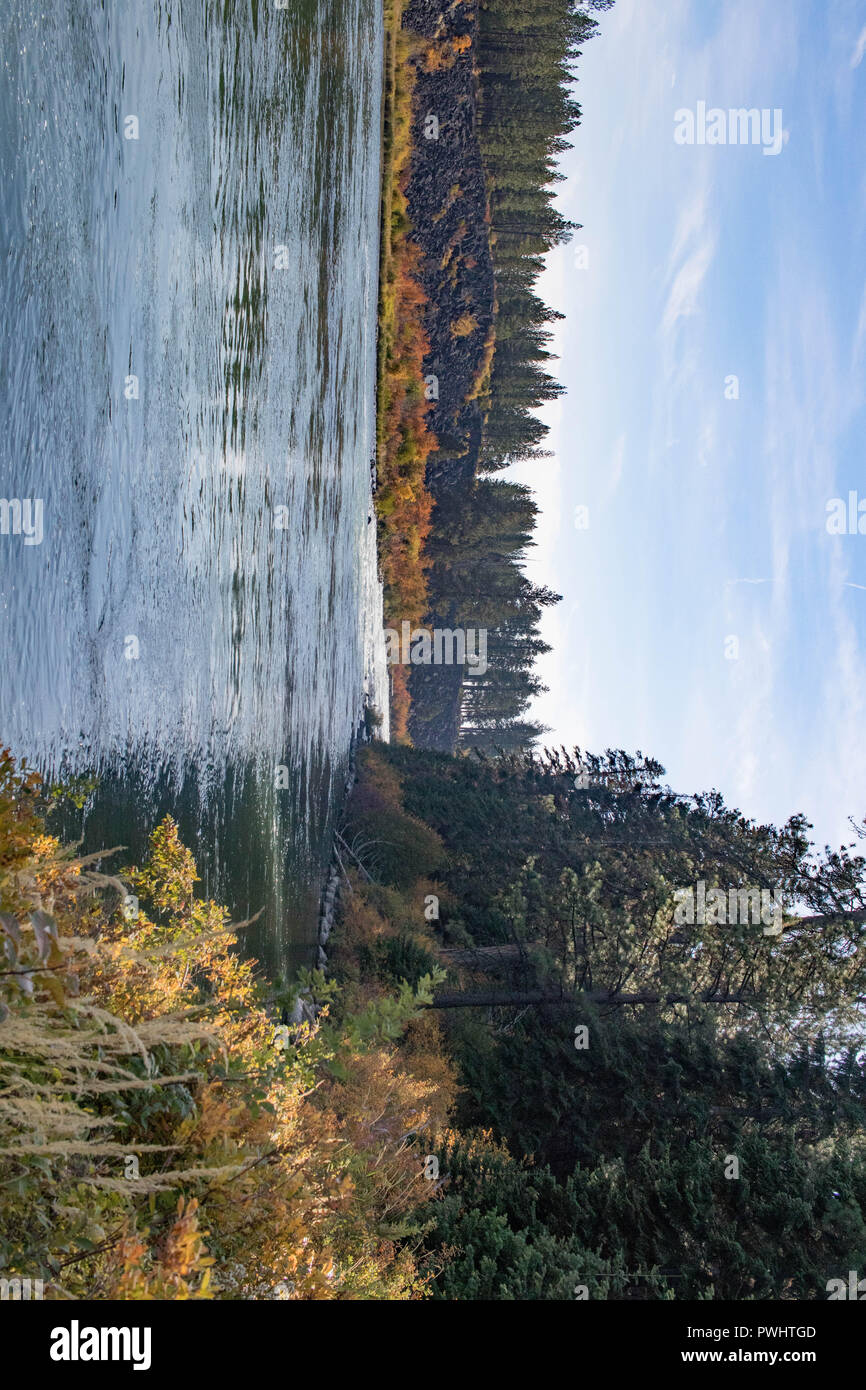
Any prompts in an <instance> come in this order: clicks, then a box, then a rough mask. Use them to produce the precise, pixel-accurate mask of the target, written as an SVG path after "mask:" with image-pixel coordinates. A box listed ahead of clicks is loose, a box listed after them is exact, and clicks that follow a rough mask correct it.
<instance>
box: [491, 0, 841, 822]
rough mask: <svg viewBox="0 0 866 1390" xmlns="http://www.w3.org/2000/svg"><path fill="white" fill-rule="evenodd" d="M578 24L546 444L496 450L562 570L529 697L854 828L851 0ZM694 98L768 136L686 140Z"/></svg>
mask: <svg viewBox="0 0 866 1390" xmlns="http://www.w3.org/2000/svg"><path fill="white" fill-rule="evenodd" d="M600 28H601V35H600V36H599V37H596V38H595V39H593V40H592V41H591V42H589V43H588V44H586V46H585V48H584V51H583V55H582V58H581V60H580V62H579V67H578V82H577V85H576V88H575V96H576V98H577V100H578V101H579V102H580V105H581V108H582V120H581V125H580V127H579V128H578V129H577V130H576V131H575V133H574V135H573V137H572V138H573V142H574V144H573V148H572V149H571V150H570V151H569V152H568V154H566V155H564V156H563V159H562V163H561V166H560V167H561V171H562V173H563V174H565V176H566V180H565V182H563V183H561V184H559V185H558V206H559V207H560V210H561V211H562V212H563V213H564V214H565V215H566V216H567V217H569V218H571V219H572V220H574V221H575V222H578V223H580V224H582V226H581V229H580V230H579V231H577V232H576V233H575V234H574V237H573V239H572V242H571V243H570V244H568V245H565V246H563V247H559V248H557V249H556V250H555V251H554V252H552V253H551V255H550V257H549V258H548V264H547V268H546V270H545V273H544V275H543V276H542V278H541V280H540V281H539V286H538V289H539V293H540V294H541V295H542V296H543V298H544V299H545V300H546V301H547V302H548V303H549V304H551V305H553V306H554V307H556V308H557V309H559V310H561V311H562V312H563V313H564V314H565V315H566V319H565V321H564V322H563V323H560V324H558V325H557V331H556V335H555V340H554V344H553V346H554V349H555V351H556V352H557V353H558V354H559V358H560V360H559V361H558V362H557V363H555V364H554V368H553V369H554V371H555V375H556V376H557V378H558V379H559V380H560V381H562V383H563V384H564V386H565V387H566V388H567V394H566V395H565V396H564V397H562V398H560V400H558V401H557V402H555V403H553V404H552V405H551V406H550V407H549V408H547V409H546V410H545V412H544V414H543V418H544V419H545V420H546V422H547V423H548V424H549V425H550V427H551V432H550V435H549V437H548V440H547V445H546V447H548V448H550V449H552V450H553V453H554V457H553V458H551V459H547V460H544V461H542V462H541V463H539V462H536V463H534V464H533V465H532V466H531V467H527V466H523V467H519V466H516V467H515V468H513V469H511V470H509V473H508V475H507V476H511V477H516V478H519V479H521V480H522V481H526V482H529V483H530V484H531V485H532V487H533V488H534V490H535V493H536V498H537V501H538V503H539V506H540V507H541V516H540V518H539V527H538V530H537V532H536V540H537V546H536V548H535V549H534V550H533V551H531V552H530V561H529V565H528V567H527V568H528V572H529V573H530V575H531V577H532V578H534V579H536V580H538V581H542V582H544V583H546V584H549V585H550V586H551V587H553V588H555V589H556V590H557V592H558V593H561V594H562V595H563V601H562V603H560V604H558V605H556V606H555V607H554V608H553V609H550V610H548V611H547V613H546V614H545V618H544V622H543V627H542V633H543V636H544V637H545V639H546V640H547V641H548V642H550V643H551V645H552V648H553V650H552V652H551V653H550V654H549V655H548V656H547V657H545V658H543V659H542V660H541V661H540V663H539V674H540V676H541V677H542V679H543V680H544V682H545V684H546V685H547V686H548V687H549V693H547V694H546V695H543V696H541V697H539V699H538V700H537V701H536V703H535V706H534V707H533V710H532V713H533V716H534V717H537V718H540V719H541V720H543V722H544V723H545V724H546V725H548V726H549V727H550V729H551V733H550V734H549V735H547V736H546V737H545V740H544V741H545V743H548V744H559V743H564V744H565V745H566V746H568V747H572V746H573V745H575V744H580V745H581V746H582V747H584V748H586V749H589V750H590V751H592V752H598V751H602V750H603V749H604V748H607V747H613V748H625V749H627V750H629V751H632V752H634V751H635V750H636V749H641V750H642V751H643V752H644V753H645V754H648V755H652V756H653V757H656V758H658V759H659V761H660V762H661V763H662V764H663V765H664V767H665V769H666V776H665V778H664V779H663V780H664V781H666V782H667V783H668V784H669V785H670V786H672V787H673V788H675V789H676V790H677V791H680V792H684V793H689V792H696V791H701V790H708V789H710V788H717V789H718V790H719V791H721V792H722V793H723V795H724V797H725V800H726V801H727V803H728V805H731V806H737V807H739V809H740V810H742V811H743V812H744V813H745V814H747V815H749V816H752V817H754V818H755V819H757V820H759V821H762V822H764V821H772V822H775V823H777V824H778V823H781V822H782V821H784V820H785V819H786V818H787V817H788V816H789V815H790V814H792V813H793V812H795V811H799V812H803V813H804V814H805V815H806V816H807V817H808V818H809V820H811V821H812V822H813V824H814V826H815V832H814V838H815V840H816V842H817V844H818V845H819V846H822V845H823V844H825V843H828V842H829V843H831V844H833V845H838V844H839V843H841V842H843V841H844V842H846V843H850V842H851V841H853V840H854V838H855V837H854V833H853V830H852V828H851V825H850V824H849V822H848V817H849V816H850V815H853V816H854V817H855V818H856V819H861V818H862V817H863V816H864V814H866V739H864V738H863V731H864V715H866V684H864V649H866V648H864V637H866V534H864V535H860V534H859V533H857V532H856V530H855V533H854V534H831V533H830V531H828V518H830V517H831V513H829V512H828V504H832V501H833V499H836V498H839V499H842V502H843V503H844V512H845V514H846V516H847V513H848V499H849V493H852V492H854V493H856V494H857V498H856V502H855V509H856V504H857V503H859V501H860V500H861V499H862V500H863V502H864V516H863V528H864V532H866V468H864V444H866V438H864V435H866V431H864V426H866V412H864V395H866V391H864V388H866V0H820V3H812V0H617V3H616V5H615V7H614V9H613V10H612V11H610V12H609V13H607V14H603V15H601V16H600ZM699 103H704V104H705V107H704V109H705V110H706V111H707V112H709V111H710V110H711V109H712V108H718V109H721V110H722V111H723V112H724V113H725V133H726V134H727V125H728V118H727V113H728V112H729V111H730V110H732V109H737V108H741V107H746V108H750V109H751V108H757V109H758V110H759V111H766V112H767V116H766V120H767V126H766V132H767V136H768V137H770V138H768V139H767V140H766V141H764V143H758V144H742V143H725V144H719V143H714V144H710V143H703V144H698V143H697V136H698V134H699V124H700V118H699V114H698V113H699ZM687 110H688V111H691V112H692V113H693V115H694V131H695V143H692V144H687V143H678V141H677V139H675V133H676V132H677V130H678V129H679V131H680V135H681V137H682V136H684V135H687V134H688V128H687V124H688V123H687V120H686V119H685V118H684V117H683V116H682V115H681V114H679V113H682V112H683V111H687ZM774 112H780V113H781V115H780V116H774V115H773V113H774ZM708 120H710V121H713V120H714V118H712V117H708ZM774 121H775V122H776V124H775V126H774V124H773V123H774ZM714 133H715V134H718V133H719V125H718V121H717V120H716V121H715V125H714ZM774 135H775V140H774V142H773V141H772V137H773V136H774ZM765 144H766V145H767V146H768V147H770V148H775V150H776V152H775V153H768V154H765V153H764V145H765ZM732 378H736V380H732ZM580 508H585V509H586V511H585V512H580V511H579V510H578V509H580ZM584 523H585V524H584ZM831 524H832V518H831ZM855 524H856V510H855Z"/></svg>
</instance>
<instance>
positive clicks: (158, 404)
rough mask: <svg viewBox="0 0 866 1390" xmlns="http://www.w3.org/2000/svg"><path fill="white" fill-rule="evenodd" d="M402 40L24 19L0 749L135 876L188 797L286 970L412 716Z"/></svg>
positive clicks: (111, 1)
mask: <svg viewBox="0 0 866 1390" xmlns="http://www.w3.org/2000/svg"><path fill="white" fill-rule="evenodd" d="M381 52H382V32H381V15H380V6H379V4H378V3H377V0H289V4H288V7H287V8H285V9H278V8H277V6H276V4H275V3H273V0H271V3H270V4H265V3H264V0H245V2H243V3H242V0H221V3H214V0H172V2H171V3H158V0H139V2H138V3H136V4H130V3H128V2H127V0H102V3H97V0H4V3H3V6H2V13H0V56H2V64H3V73H2V83H0V310H2V317H0V497H3V498H5V499H6V500H7V501H9V502H10V503H12V502H13V501H16V500H17V501H19V502H22V503H24V504H25V505H24V507H23V520H24V523H25V527H27V529H29V530H30V531H31V535H30V536H29V537H28V536H27V535H25V534H24V528H22V530H21V532H20V533H19V534H15V532H16V520H17V517H16V508H15V507H14V506H12V505H10V508H9V509H8V511H7V516H6V524H5V529H6V530H7V532H8V534H0V652H2V675H0V740H2V741H4V742H6V743H7V744H9V745H10V746H11V747H12V749H13V751H15V752H16V753H17V754H19V755H24V756H26V757H27V758H28V759H29V761H30V762H31V763H35V764H36V765H37V766H39V767H40V768H42V769H44V770H46V771H48V772H49V773H51V774H52V775H58V774H67V775H68V774H70V773H95V774H97V775H98V779H99V780H98V789H97V791H96V793H95V794H94V795H93V796H91V798H90V800H89V802H88V804H87V807H86V808H85V811H84V813H83V815H80V816H78V818H77V821H76V828H77V829H78V830H79V833H83V834H84V836H85V842H86V845H87V846H88V847H89V846H95V845H103V846H104V845H105V844H106V843H107V842H109V843H111V844H118V843H121V844H123V845H125V846H127V847H128V849H127V852H125V853H124V854H122V855H120V856H119V857H118V858H117V860H115V861H114V862H115V863H116V864H118V865H119V864H122V863H123V862H124V861H125V860H128V859H131V858H132V857H133V855H135V854H139V853H140V851H141V847H142V844H143V838H144V836H145V834H146V832H147V831H148V830H149V829H150V828H151V827H152V825H153V824H154V823H155V821H156V820H157V819H158V818H159V817H160V816H161V815H162V814H163V813H165V812H166V811H171V812H172V813H173V814H174V815H175V816H176V817H177V818H178V819H179V821H180V823H181V827H182V831H183V834H184V837H185V839H186V840H187V842H188V843H189V844H190V845H191V847H192V848H193V849H194V850H195V852H196V856H197V858H198V860H199V863H200V865H201V868H202V874H203V885H204V888H205V889H206V890H207V891H208V892H210V893H212V894H213V895H214V896H220V897H221V899H222V900H224V901H227V902H228V903H229V905H230V906H231V908H232V910H233V911H234V912H235V913H237V914H240V915H244V916H246V915H248V914H250V913H252V912H256V911H258V910H259V909H260V908H263V909H264V913H263V916H262V918H261V919H260V921H259V923H258V924H257V925H256V926H255V927H254V928H252V929H250V930H249V931H248V932H247V934H246V939H247V940H248V942H249V944H250V947H251V949H253V950H254V953H255V954H257V955H258V956H259V957H260V958H262V959H263V960H264V961H265V962H266V964H267V965H268V966H269V967H270V968H272V969H274V968H277V967H287V966H292V965H294V964H296V963H297V962H298V961H300V960H305V959H307V958H308V957H309V955H310V944H311V942H312V940H313V938H314V930H315V915H316V904H317V900H318V894H319V889H320V884H321V878H322V872H323V865H324V862H325V861H326V859H327V857H328V854H329V845H330V832H331V825H332V823H333V817H334V814H335V808H336V806H337V805H338V804H339V798H340V795H341V792H342V787H343V784H344V782H345V776H346V768H347V760H348V749H349V744H350V740H351V736H352V734H353V732H354V730H355V729H356V727H357V725H358V721H359V719H360V717H361V713H362V699H363V694H364V691H365V689H366V690H367V692H368V694H369V695H370V697H371V698H372V700H373V701H374V703H376V704H377V705H378V706H379V707H380V708H384V707H385V704H386V697H385V693H384V692H385V690H386V688H387V682H386V667H385V661H384V650H383V648H382V634H381V629H382V617H381V592H380V588H379V584H378V580H377V576H376V556H375V531H376V527H375V523H374V522H370V521H369V520H368V518H369V517H370V516H371V515H372V505H371V496H370V458H371V455H372V453H373V439H374V423H375V422H374V378H375V329H376V292H377V258H378V193H379V161H380V103H381ZM28 502H29V504H30V505H29V507H28V506H27V503H28ZM40 502H41V529H42V536H41V541H40V540H39V539H38V538H39V528H38V527H37V526H36V525H35V521H36V519H37V518H38V517H39V513H40V506H39V503H40ZM2 521H3V517H2V515H0V523H2Z"/></svg>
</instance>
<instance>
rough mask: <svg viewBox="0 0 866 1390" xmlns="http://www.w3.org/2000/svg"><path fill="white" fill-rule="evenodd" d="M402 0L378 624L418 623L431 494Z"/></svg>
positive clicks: (384, 363) (395, 723)
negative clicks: (409, 188)
mask: <svg viewBox="0 0 866 1390" xmlns="http://www.w3.org/2000/svg"><path fill="white" fill-rule="evenodd" d="M405 9H406V0H388V3H387V4H386V6H385V63H384V73H385V77H384V93H383V120H382V196H381V228H380V267H379V322H378V355H377V392H376V479H377V486H376V495H375V505H376V516H377V522H378V528H377V529H378V543H379V561H380V566H381V572H382V581H383V585H384V619H385V625H386V626H394V625H398V624H399V623H400V622H401V621H403V620H406V619H408V620H409V621H410V622H412V623H413V624H417V623H420V622H421V620H422V619H423V617H424V613H425V611H426V607H427V586H426V582H425V575H424V561H423V547H424V542H425V540H426V538H427V535H428V533H429V530H430V514H431V511H432V499H431V497H430V494H429V492H428V491H427V488H426V487H425V482H424V478H425V471H426V464H427V459H428V456H429V455H430V453H431V452H432V451H433V449H434V448H435V447H436V439H435V436H434V434H433V432H432V430H431V428H430V425H429V419H428V416H429V401H428V400H427V399H426V397H425V386H424V360H425V357H426V355H427V352H428V351H429V342H428V340H427V337H426V334H425V333H424V330H423V326H422V323H423V317H424V310H425V308H426V302H425V297H424V294H423V291H422V289H421V286H420V284H419V280H418V266H419V260H420V251H419V249H418V246H417V244H416V243H415V242H414V241H413V240H412V239H411V231H412V229H411V225H410V221H409V216H408V206H407V199H406V181H407V178H408V173H409V164H410V159H411V154H412V120H413V97H414V88H415V67H414V65H413V63H412V61H411V59H412V37H411V35H410V34H408V33H407V31H406V30H405V29H404V28H403V17H404V13H405ZM390 674H391V682H390V685H391V733H392V737H393V738H395V739H396V740H398V741H406V740H407V739H408V728H409V726H408V720H409V692H408V677H407V673H406V671H405V669H404V668H403V667H392V668H391V673H390Z"/></svg>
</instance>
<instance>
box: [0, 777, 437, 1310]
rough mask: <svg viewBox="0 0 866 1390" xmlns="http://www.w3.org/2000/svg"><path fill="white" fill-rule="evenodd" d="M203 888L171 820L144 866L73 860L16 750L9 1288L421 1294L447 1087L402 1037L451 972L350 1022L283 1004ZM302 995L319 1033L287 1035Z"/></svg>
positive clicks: (4, 1247)
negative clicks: (18, 1284)
mask: <svg viewBox="0 0 866 1390" xmlns="http://www.w3.org/2000/svg"><path fill="white" fill-rule="evenodd" d="M196 883H197V875H196V870H195V865H194V862H193V859H192V856H191V854H190V852H189V851H188V850H187V849H186V848H185V847H184V846H183V845H182V844H181V842H180V839H179V837H178V831H177V827H176V825H175V824H174V822H173V821H172V820H171V819H170V818H166V819H165V820H164V821H163V822H162V823H161V824H160V825H159V826H158V827H157V829H156V830H155V831H154V833H153V835H152V837H151V841H150V848H149V852H148V856H147V859H146V861H145V863H144V864H143V865H142V866H141V867H139V868H128V869H121V870H119V871H118V872H117V873H108V872H106V871H105V870H104V866H103V865H102V864H100V865H99V867H98V868H97V866H96V864H95V863H94V862H93V860H92V859H76V858H74V857H73V856H72V855H71V853H70V852H69V851H67V850H64V849H63V847H62V845H61V844H60V843H59V842H58V840H57V839H55V838H54V837H53V836H52V835H49V834H47V833H46V832H45V828H44V824H43V820H42V816H41V814H40V804H39V784H38V779H36V778H34V777H32V776H31V775H29V774H27V773H26V772H21V771H20V770H18V769H16V767H15V764H14V763H13V762H12V760H11V759H10V758H9V757H8V755H0V1275H2V1276H3V1277H5V1278H14V1277H16V1276H18V1277H25V1278H27V1277H30V1278H33V1277H35V1278H42V1279H43V1281H44V1284H45V1296H46V1297H47V1298H72V1299H81V1298H86V1299H132V1300H139V1299H207V1298H245V1299H246V1298H264V1299H290V1300H291V1299H358V1298H372V1299H394V1298H396V1299H405V1298H415V1297H419V1296H422V1295H423V1293H424V1291H425V1290H424V1282H423V1280H422V1279H421V1277H420V1276H419V1274H418V1271H417V1268H416V1263H415V1257H414V1254H413V1249H414V1245H413V1230H414V1227H413V1212H415V1211H416V1209H417V1208H418V1207H419V1206H420V1204H421V1203H422V1202H423V1201H424V1200H425V1199H427V1198H429V1195H430V1193H429V1184H427V1183H425V1181H424V1176H423V1163H422V1156H421V1155H419V1152H418V1147H417V1144H416V1143H415V1142H414V1139H413V1136H414V1135H415V1134H416V1133H417V1132H418V1130H419V1126H420V1128H421V1129H424V1128H425V1127H427V1126H428V1125H430V1124H431V1123H434V1122H435V1123H437V1124H438V1123H439V1122H440V1120H441V1118H442V1116H443V1115H444V1113H445V1109H446V1108H447V1104H448V1098H447V1087H445V1088H443V1086H444V1083H445V1082H447V1079H448V1078H447V1075H446V1073H445V1072H443V1070H442V1067H441V1065H440V1064H439V1063H437V1062H435V1060H434V1062H430V1061H425V1060H424V1058H423V1052H424V1048H423V1045H422V1043H421V1036H420V1035H417V1034H415V1035H413V1042H412V1047H411V1049H410V1051H409V1052H407V1053H405V1054H404V1053H403V1051H402V1050H401V1040H402V1039H403V1038H404V1035H406V1032H407V1029H408V1028H409V1027H410V1026H411V1025H412V1022H413V1020H414V1019H415V1018H416V1017H417V1016H418V1015H419V1012H420V1007H421V1005H422V1004H423V1002H424V1001H425V1000H426V999H429V998H430V997H431V990H432V988H433V985H434V984H435V983H436V979H437V978H438V977H437V976H435V975H434V976H431V977H430V978H428V979H426V980H420V979H419V980H417V981H416V982H415V985H414V986H409V985H408V984H406V983H405V981H404V982H401V983H398V984H397V985H396V987H395V988H391V989H388V990H385V989H381V988H380V989H377V990H375V991H373V990H366V991H362V992H360V993H358V994H356V998H355V1000H354V1004H353V1007H352V1008H349V1007H347V1004H346V1002H345V1000H344V999H343V998H342V997H341V995H340V992H339V990H338V989H337V987H336V986H335V985H334V984H333V982H332V981H329V980H326V979H325V978H324V976H322V974H321V973H320V972H306V974H305V975H303V976H302V978H301V980H300V981H299V983H298V986H297V988H296V990H294V991H290V992H288V993H285V992H284V993H283V994H281V993H280V992H279V990H276V991H275V987H274V986H273V985H271V984H269V983H268V982H267V981H264V980H262V979H261V978H260V976H259V975H258V973H257V970H256V965H255V962H254V961H251V960H245V959H243V958H242V957H241V956H240V955H239V953H238V949H237V947H238V929H236V928H235V927H233V926H232V924H231V922H230V921H229V918H228V914H227V913H226V911H225V909H224V908H222V907H220V906H219V905H218V904H216V903H214V902H211V901H209V900H207V899H204V898H201V897H199V896H197V893H196ZM297 990H301V992H302V993H303V995H304V997H305V998H306V999H307V1001H308V1003H309V1005H310V1006H311V1009H310V1010H308V1015H309V1017H312V1018H313V1019H314V1020H315V1021H313V1022H310V1021H306V1022H302V1023H294V1024H288V1025H287V1024H285V1023H281V1021H280V1017H281V1012H282V1011H283V1010H284V1009H288V1008H290V1007H291V1005H292V1002H293V997H294V996H295V995H296V994H297ZM282 1016H283V1018H285V1017H288V1016H297V1015H290V1014H286V1013H283V1015H282ZM410 1056H414V1057H416V1058H418V1061H417V1065H410V1061H409V1058H410ZM446 1072H447V1069H446ZM415 1244H417V1242H415Z"/></svg>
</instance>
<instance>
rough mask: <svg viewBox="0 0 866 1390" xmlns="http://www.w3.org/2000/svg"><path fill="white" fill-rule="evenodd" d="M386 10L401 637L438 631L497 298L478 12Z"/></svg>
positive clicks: (391, 387) (391, 477) (385, 536)
mask: <svg viewBox="0 0 866 1390" xmlns="http://www.w3.org/2000/svg"><path fill="white" fill-rule="evenodd" d="M385 14H386V21H385V62H384V73H385V77H384V96H383V124H382V129H383V160H382V202H381V253H380V254H381V261H380V290H379V334H378V362H377V435H376V443H377V459H376V465H377V476H378V490H377V493H376V512H377V517H378V541H379V554H380V564H381V569H382V577H383V583H384V590H385V620H386V624H387V625H388V626H393V627H396V628H399V626H400V623H401V622H403V621H406V620H408V621H409V622H411V623H412V624H413V625H415V624H419V623H422V622H426V623H427V624H428V625H433V626H436V625H438V624H437V623H436V622H434V621H433V619H434V618H435V617H436V616H437V615H436V614H435V613H433V611H432V610H433V608H434V607H435V605H434V603H433V601H432V600H431V595H430V588H429V583H428V570H429V566H430V563H431V560H430V556H429V553H428V552H429V542H430V540H431V538H432V533H433V531H434V528H435V524H436V522H435V513H434V508H435V506H436V505H437V504H438V503H439V502H440V501H441V499H442V497H443V496H444V495H446V494H448V493H449V492H451V491H453V490H454V489H455V488H457V489H458V490H459V489H460V488H464V489H465V488H467V487H468V488H470V489H471V488H472V486H473V484H474V480H475V475H476V468H477V462H478V454H479V449H480V444H481V435H482V429H483V424H484V419H485V415H486V396H487V390H488V386H489V381H490V371H491V366H492V361H493V353H494V311H495V292H494V283H493V268H492V260H491V251H490V239H491V238H490V213H489V206H488V199H487V189H486V182H485V174H484V167H483V163H482V159H481V150H480V144H479V140H478V132H477V114H478V103H479V88H478V72H477V67H476V61H475V58H476V49H477V42H478V13H477V10H476V8H475V7H474V6H473V5H471V4H467V5H461V6H455V7H452V10H451V11H449V12H448V13H447V14H443V13H441V12H440V11H439V9H438V7H437V6H436V5H434V4H432V3H428V0H390V3H389V4H388V5H387V6H386V12H385ZM444 625H446V626H447V625H448V624H447V623H445V624H444ZM453 675H454V673H452V672H451V671H449V672H448V673H447V685H448V700H447V703H448V706H449V713H450V716H451V720H450V722H451V723H452V724H453V722H454V718H453V716H454V715H455V711H457V710H458V709H459V704H460V693H461V687H462V672H457V679H456V682H455V679H454V678H453ZM428 683H429V682H428ZM416 686H417V687H418V691H417V692H416V689H415V687H416ZM437 690H438V685H437ZM416 693H420V694H421V695H422V697H423V698H424V699H425V702H426V699H427V696H428V694H429V692H428V691H427V689H426V687H424V688H423V689H422V688H421V687H420V686H418V682H417V681H416V679H415V673H413V674H412V676H411V678H410V672H409V669H408V668H405V667H400V666H398V667H392V668H391V716H392V736H393V738H394V739H395V741H397V742H403V743H406V742H411V741H412V736H411V733H410V721H411V727H412V730H413V731H414V729H415V728H418V727H422V728H423V727H424V723H425V721H424V720H423V719H421V720H420V721H419V720H418V718H417V717H416V716H417V712H416V711H414V710H413V701H414V698H415V695H416ZM455 737H456V733H455ZM452 741H453V740H452Z"/></svg>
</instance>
